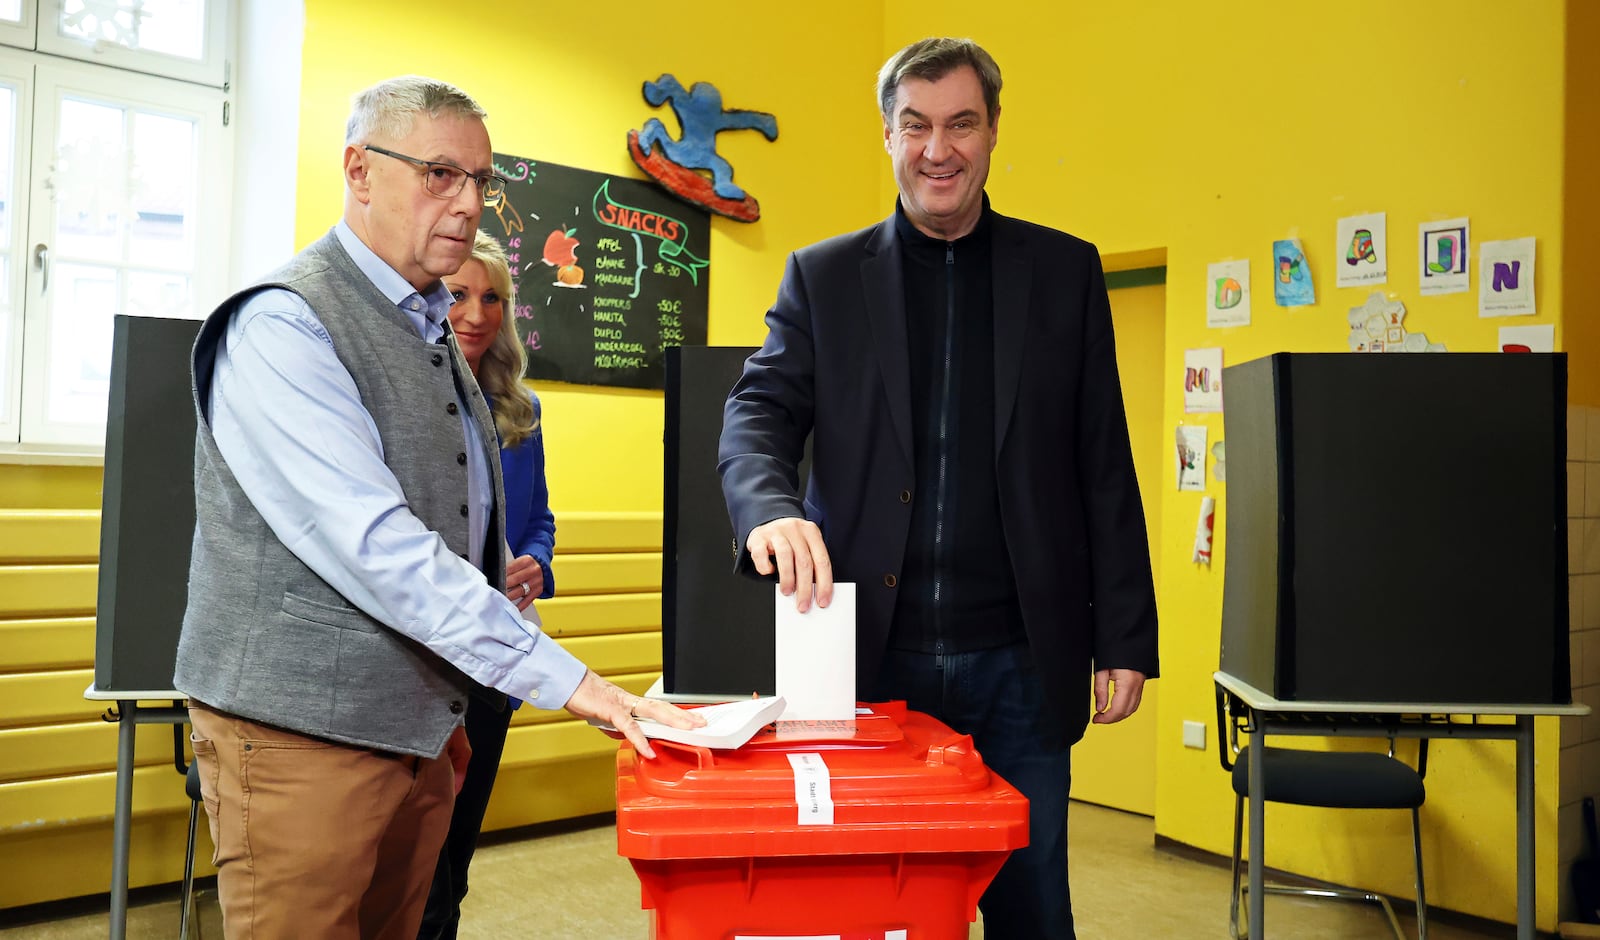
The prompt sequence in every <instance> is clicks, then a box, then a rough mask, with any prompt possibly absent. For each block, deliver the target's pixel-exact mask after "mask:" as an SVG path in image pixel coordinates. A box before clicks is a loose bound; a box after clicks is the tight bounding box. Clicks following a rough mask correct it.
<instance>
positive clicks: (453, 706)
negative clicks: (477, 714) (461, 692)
mask: <svg viewBox="0 0 1600 940" xmlns="http://www.w3.org/2000/svg"><path fill="white" fill-rule="evenodd" d="M465 707H466V706H464V705H462V704H461V702H460V701H454V702H451V703H450V714H452V715H459V714H461V711H462V709H463V708H465Z"/></svg>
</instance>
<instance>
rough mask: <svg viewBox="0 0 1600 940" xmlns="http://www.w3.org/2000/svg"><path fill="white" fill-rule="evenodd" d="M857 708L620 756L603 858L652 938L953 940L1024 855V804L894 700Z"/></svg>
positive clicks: (971, 753) (954, 741)
mask: <svg viewBox="0 0 1600 940" xmlns="http://www.w3.org/2000/svg"><path fill="white" fill-rule="evenodd" d="M863 710H864V712H865V711H866V710H870V713H863V714H861V715H859V716H858V718H857V720H856V722H855V727H854V729H853V730H847V729H848V725H847V724H846V723H838V722H835V723H831V724H832V725H833V727H831V728H830V727H827V726H826V724H827V723H815V722H812V723H806V725H805V726H804V727H803V728H802V729H801V730H793V729H792V728H791V726H790V725H788V724H787V723H785V724H782V725H779V726H778V730H773V729H771V728H769V729H767V730H764V731H762V732H761V733H759V734H758V735H756V737H754V738H752V739H751V740H750V742H749V743H748V744H746V745H745V746H744V747H741V748H739V749H737V750H721V751H717V750H711V749H709V748H702V747H689V746H685V745H680V744H673V743H670V742H666V741H654V742H652V745H653V746H654V747H655V749H656V758H655V759H654V760H641V759H640V758H639V757H638V756H637V755H636V754H635V753H634V750H633V748H631V747H629V746H626V745H624V746H623V747H622V748H621V750H620V751H619V752H618V754H617V851H618V854H621V855H623V856H625V857H626V858H627V859H628V860H629V861H630V862H631V863H632V864H633V868H634V871H635V872H637V873H638V875H639V881H640V884H641V886H642V889H643V891H642V896H643V900H642V906H643V907H644V908H645V909H647V910H650V911H653V912H654V915H653V918H652V929H651V936H652V937H653V938H656V940H799V938H806V940H820V938H839V940H965V938H966V936H967V931H968V925H969V924H971V923H972V921H973V919H974V917H976V915H977V905H978V897H979V895H981V894H982V893H983V890H984V889H985V888H986V887H988V885H989V882H990V881H991V880H992V879H993V878H994V876H995V873H996V872H997V871H999V870H1000V865H1001V863H1002V862H1004V861H1005V859H1006V856H1007V855H1009V854H1010V853H1011V852H1012V850H1014V849H1018V848H1021V847H1023V846H1025V845H1027V843H1028V801H1027V799H1026V798H1025V797H1024V796H1023V795H1022V794H1021V793H1019V792H1018V791H1017V790H1016V789H1015V788H1014V787H1012V786H1011V785H1010V784H1008V783H1006V782H1005V781H1004V780H1002V779H1000V776H999V775H998V774H995V773H992V772H991V771H990V770H989V768H988V767H986V766H984V763H983V758H982V757H981V756H980V755H979V754H978V752H977V750H975V749H974V748H973V746H972V738H971V737H969V736H967V735H964V734H957V733H956V732H954V731H952V730H950V729H949V728H948V727H946V726H945V725H943V724H941V723H940V722H938V721H936V720H934V719H933V718H931V717H929V716H927V715H924V714H922V713H920V712H913V711H908V710H907V709H906V707H905V704H904V703H902V702H891V703H888V704H886V705H872V706H864V709H863ZM841 726H843V727H842V728H841Z"/></svg>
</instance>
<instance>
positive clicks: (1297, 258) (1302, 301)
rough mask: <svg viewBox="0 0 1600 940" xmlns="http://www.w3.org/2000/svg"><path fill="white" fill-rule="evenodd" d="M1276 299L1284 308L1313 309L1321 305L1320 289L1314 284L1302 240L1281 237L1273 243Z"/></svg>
mask: <svg viewBox="0 0 1600 940" xmlns="http://www.w3.org/2000/svg"><path fill="white" fill-rule="evenodd" d="M1272 264H1273V268H1272V271H1273V278H1272V299H1273V300H1275V301H1277V303H1278V306H1280V307H1309V306H1311V305H1312V304H1314V303H1316V302H1317V289H1316V286H1315V285H1313V284H1312V283H1311V265H1310V264H1309V263H1308V262H1307V261H1306V252H1305V249H1304V248H1302V247H1301V245H1300V239H1298V238H1280V239H1278V240H1277V241H1275V242H1273V243H1272Z"/></svg>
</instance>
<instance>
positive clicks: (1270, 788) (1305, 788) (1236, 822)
mask: <svg viewBox="0 0 1600 940" xmlns="http://www.w3.org/2000/svg"><path fill="white" fill-rule="evenodd" d="M1234 701H1235V700H1234V699H1233V698H1232V696H1230V695H1229V694H1228V693H1227V692H1226V690H1224V689H1222V688H1221V687H1218V688H1217V725H1218V726H1219V727H1220V728H1221V730H1222V733H1223V735H1224V736H1225V737H1224V741H1225V742H1226V746H1221V747H1218V748H1217V752H1218V756H1219V757H1220V758H1221V760H1222V769H1223V770H1226V771H1228V772H1229V773H1230V774H1231V775H1232V778H1233V793H1234V800H1233V896H1232V898H1230V900H1229V905H1228V931H1229V935H1230V936H1232V937H1233V938H1234V940H1240V938H1243V937H1247V936H1248V934H1247V933H1241V932H1240V929H1239V906H1240V899H1241V898H1242V897H1243V896H1244V895H1245V894H1246V893H1247V892H1248V890H1249V889H1248V888H1242V887H1241V884H1240V882H1241V879H1242V872H1243V862H1242V858H1241V855H1242V852H1241V848H1242V840H1243V835H1244V803H1245V800H1246V799H1247V798H1248V797H1249V795H1250V761H1251V760H1253V759H1254V758H1255V755H1254V754H1252V753H1251V748H1250V747H1249V746H1248V745H1247V746H1245V747H1243V748H1241V747H1240V746H1239V735H1240V734H1241V733H1249V732H1252V731H1254V730H1255V729H1254V727H1253V726H1252V725H1251V722H1253V721H1254V720H1255V718H1254V716H1253V715H1252V714H1250V713H1249V711H1248V709H1246V708H1240V709H1239V711H1242V712H1244V714H1238V713H1236V712H1235V709H1234V707H1233V703H1234ZM1263 751H1264V753H1263V754H1262V767H1261V775H1262V781H1263V787H1264V792H1263V794H1262V797H1263V799H1264V800H1266V801H1267V802H1269V803H1292V804H1295V805H1298V806H1320V807H1327V808H1332V809H1408V810H1410V811H1411V847H1412V852H1413V854H1414V856H1415V859H1416V868H1417V936H1418V940H1427V938H1428V902H1427V894H1426V892H1425V891H1424V887H1423V878H1422V822H1421V817H1420V815H1419V811H1420V809H1421V807H1422V804H1423V802H1424V801H1425V800H1426V799H1427V790H1426V789H1425V787H1424V786H1423V782H1422V778H1423V775H1424V774H1426V773H1427V769H1428V741H1427V739H1426V738H1423V739H1421V740H1420V741H1419V747H1418V752H1417V767H1416V768H1415V769H1413V768H1412V767H1411V766H1410V765H1409V764H1407V763H1405V762H1404V761H1401V760H1399V759H1398V758H1396V757H1395V756H1394V738H1393V737H1392V736H1391V737H1390V738H1389V752H1388V753H1387V754H1377V753H1371V752H1350V751H1339V752H1329V751H1303V750H1296V749H1291V748H1282V747H1267V748H1264V749H1263ZM1230 754H1231V755H1232V758H1231V759H1230ZM1250 864H1252V865H1261V864H1264V862H1263V861H1262V860H1261V859H1256V858H1252V859H1251V860H1250ZM1263 887H1264V888H1265V889H1266V893H1267V894H1290V895H1298V896H1301V897H1314V898H1337V899H1341V900H1353V901H1371V902H1374V903H1376V904H1378V905H1379V906H1381V907H1382V908H1383V911H1384V913H1385V914H1386V915H1388V918H1389V925H1390V926H1391V927H1392V928H1394V934H1395V936H1396V937H1397V938H1398V940H1407V938H1406V934H1405V932H1404V931H1403V930H1401V928H1400V919H1399V918H1398V917H1396V916H1395V913H1394V907H1393V906H1392V905H1391V904H1390V903H1389V899H1388V898H1386V897H1384V896H1383V895H1381V894H1375V893H1373V892H1370V891H1360V890H1352V889H1348V888H1331V887H1330V888H1320V887H1319V888H1310V887H1299V886H1295V885H1283V884H1271V883H1268V884H1264V886H1263ZM1246 927H1247V928H1248V925H1246Z"/></svg>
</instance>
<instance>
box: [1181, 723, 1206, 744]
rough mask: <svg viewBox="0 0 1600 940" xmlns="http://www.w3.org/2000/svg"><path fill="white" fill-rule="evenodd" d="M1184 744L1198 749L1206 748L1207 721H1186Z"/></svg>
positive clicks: (1184, 724) (1184, 725)
mask: <svg viewBox="0 0 1600 940" xmlns="http://www.w3.org/2000/svg"><path fill="white" fill-rule="evenodd" d="M1183 746H1184V747H1192V748H1194V749H1195V750H1197V751H1203V750H1205V749H1206V723H1205V722H1203V721H1186V722H1184V723H1183Z"/></svg>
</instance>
